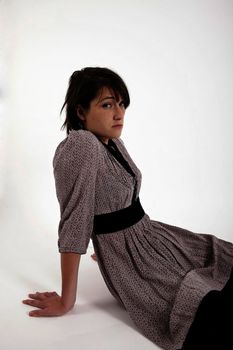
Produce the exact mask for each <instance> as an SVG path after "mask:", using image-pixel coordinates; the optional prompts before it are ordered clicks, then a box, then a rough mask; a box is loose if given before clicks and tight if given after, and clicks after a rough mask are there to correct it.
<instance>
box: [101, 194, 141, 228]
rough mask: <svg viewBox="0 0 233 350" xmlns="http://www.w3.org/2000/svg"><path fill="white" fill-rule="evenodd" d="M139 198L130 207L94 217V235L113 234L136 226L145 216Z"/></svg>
mask: <svg viewBox="0 0 233 350" xmlns="http://www.w3.org/2000/svg"><path fill="white" fill-rule="evenodd" d="M144 214H145V212H144V210H143V208H142V206H141V203H140V199H139V197H138V198H137V199H136V200H135V201H134V202H133V203H132V204H131V205H130V206H129V207H126V208H123V209H120V210H116V211H113V212H111V213H106V214H100V215H95V216H94V233H95V234H97V235H98V234H102V233H111V232H116V231H120V230H123V229H125V228H127V227H129V226H132V225H134V224H136V223H137V222H138V221H139V220H141V219H142V218H143V216H144Z"/></svg>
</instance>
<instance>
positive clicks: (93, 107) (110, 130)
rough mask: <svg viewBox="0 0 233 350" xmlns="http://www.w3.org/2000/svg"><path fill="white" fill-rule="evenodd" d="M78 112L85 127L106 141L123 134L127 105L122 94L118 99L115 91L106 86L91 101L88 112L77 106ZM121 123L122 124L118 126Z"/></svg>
mask: <svg viewBox="0 0 233 350" xmlns="http://www.w3.org/2000/svg"><path fill="white" fill-rule="evenodd" d="M77 114H78V117H79V118H80V119H82V121H83V125H84V128H85V129H86V130H89V131H92V132H93V133H94V134H96V135H97V136H98V137H99V138H100V139H101V140H102V141H103V142H104V143H106V144H107V143H108V140H109V139H110V138H118V137H120V135H121V132H122V128H123V123H124V115H125V106H124V103H123V101H122V98H121V96H119V101H116V96H115V95H114V93H113V91H111V90H109V89H108V88H107V87H104V88H103V90H102V93H99V94H98V96H97V97H96V98H95V99H94V100H92V101H91V104H90V109H89V110H88V112H85V111H83V109H82V108H79V107H78V108H77ZM116 125H120V126H116Z"/></svg>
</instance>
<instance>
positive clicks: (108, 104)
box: [102, 103, 111, 107]
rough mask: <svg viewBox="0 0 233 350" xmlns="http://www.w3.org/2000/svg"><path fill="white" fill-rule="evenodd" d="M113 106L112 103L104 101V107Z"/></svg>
mask: <svg viewBox="0 0 233 350" xmlns="http://www.w3.org/2000/svg"><path fill="white" fill-rule="evenodd" d="M106 106H111V103H104V104H103V105H102V107H106Z"/></svg>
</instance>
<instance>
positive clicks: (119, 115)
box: [114, 105, 125, 118]
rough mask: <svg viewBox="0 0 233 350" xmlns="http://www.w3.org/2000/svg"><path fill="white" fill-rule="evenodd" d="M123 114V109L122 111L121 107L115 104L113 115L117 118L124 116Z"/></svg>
mask: <svg viewBox="0 0 233 350" xmlns="http://www.w3.org/2000/svg"><path fill="white" fill-rule="evenodd" d="M124 114H125V111H124V109H122V108H121V107H120V106H119V105H117V106H116V108H115V114H114V115H115V116H117V117H118V118H119V117H121V118H122V117H123V116H124Z"/></svg>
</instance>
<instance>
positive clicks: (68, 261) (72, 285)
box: [60, 253, 81, 310]
mask: <svg viewBox="0 0 233 350" xmlns="http://www.w3.org/2000/svg"><path fill="white" fill-rule="evenodd" d="M60 255H61V277H62V290H61V300H62V303H63V304H64V305H65V307H66V308H67V309H69V310H70V309H72V307H73V306H74V304H75V301H76V294H77V282H78V270H79V262H80V258H81V255H80V254H77V253H60Z"/></svg>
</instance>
